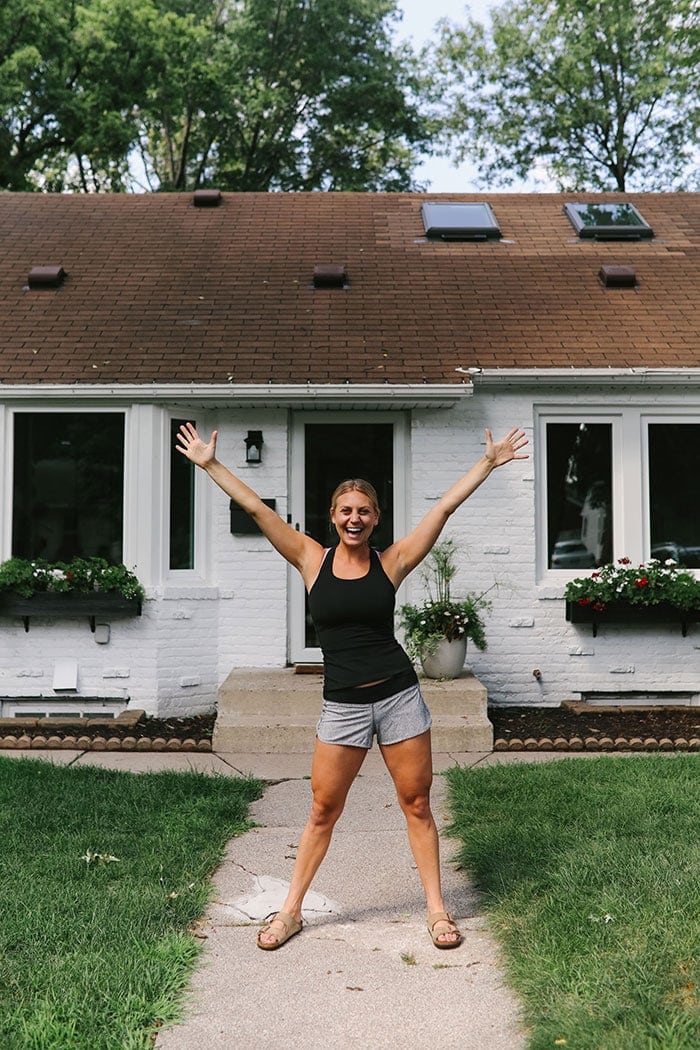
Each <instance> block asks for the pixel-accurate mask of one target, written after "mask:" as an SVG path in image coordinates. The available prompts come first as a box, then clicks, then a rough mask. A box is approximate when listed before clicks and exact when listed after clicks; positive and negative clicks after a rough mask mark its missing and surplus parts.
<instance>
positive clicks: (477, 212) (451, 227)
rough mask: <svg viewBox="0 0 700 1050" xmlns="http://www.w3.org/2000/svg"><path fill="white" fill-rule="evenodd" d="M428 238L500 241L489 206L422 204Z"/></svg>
mask: <svg viewBox="0 0 700 1050" xmlns="http://www.w3.org/2000/svg"><path fill="white" fill-rule="evenodd" d="M420 210H421V216H422V218H423V226H424V228H425V232H426V235H427V236H428V237H431V238H437V239H439V240H443V241H486V240H491V241H493V240H500V237H501V230H500V227H499V225H498V222H497V221H496V216H495V215H494V212H493V208H492V207H491V205H490V204H454V203H445V204H421V206H420Z"/></svg>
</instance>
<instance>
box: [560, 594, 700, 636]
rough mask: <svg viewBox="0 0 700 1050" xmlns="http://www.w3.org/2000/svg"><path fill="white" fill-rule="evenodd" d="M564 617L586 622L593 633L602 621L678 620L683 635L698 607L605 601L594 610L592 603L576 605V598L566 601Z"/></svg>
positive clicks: (699, 612) (698, 613)
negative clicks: (682, 607)
mask: <svg viewBox="0 0 700 1050" xmlns="http://www.w3.org/2000/svg"><path fill="white" fill-rule="evenodd" d="M566 618H567V620H569V622H570V623H590V624H591V625H592V627H593V636H594V637H595V636H596V634H597V633H598V627H600V626H601V625H603V624H606V623H628V624H631V625H632V626H641V625H644V624H653V623H678V624H680V625H681V633H682V634H683V637H684V638H685V636H686V635H687V633H688V624H689V623H697V622H698V620H700V610H697V609H679V608H678V606H676V605H671V603H670V602H658V604H656V605H633V604H632V603H631V602H608V604H607V605H606V606H605V608H604V609H594V607H593V604H592V603H591V604H590V605H579V603H578V602H577V601H568V600H567V602H566Z"/></svg>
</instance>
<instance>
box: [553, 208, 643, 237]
mask: <svg viewBox="0 0 700 1050" xmlns="http://www.w3.org/2000/svg"><path fill="white" fill-rule="evenodd" d="M621 205H623V206H624V207H626V208H630V209H631V210H632V211H633V212H634V214H635V215H636V216H637V218H638V219H639V223H635V224H634V225H631V224H622V223H620V224H616V223H610V225H607V226H606V225H601V226H589V225H586V223H585V222H584V221H583V219H582V218H581V216H580V214H579V212H578V210H577V209H579V208H588V207H597V208H606V207H610V208H615V207H620V206H621ZM564 214H565V215H566V217H567V219H568V220H569V222H570V223H571V225H572V226H573V228H574V230H575V232H576V236H577V237H578V238H579V240H582V241H591V240H593V241H640V240H641V241H646V240H652V239H653V237H654V230H653V228H652V227H651V226H650V225H649V223H648V222H647V221H646V219H645V218H644V216H643V215H642V213H641V212H640V210H639V208H637V206H636V205H634V204H632V203H631V201H601V202H597V201H567V202H566V203H565V204H564Z"/></svg>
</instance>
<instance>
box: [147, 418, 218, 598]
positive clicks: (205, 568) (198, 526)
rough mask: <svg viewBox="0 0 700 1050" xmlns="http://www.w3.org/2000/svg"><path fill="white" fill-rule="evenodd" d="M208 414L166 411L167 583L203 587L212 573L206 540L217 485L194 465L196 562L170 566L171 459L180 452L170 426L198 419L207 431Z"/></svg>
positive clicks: (163, 500)
mask: <svg viewBox="0 0 700 1050" xmlns="http://www.w3.org/2000/svg"><path fill="white" fill-rule="evenodd" d="M204 415H205V413H204V412H203V411H201V409H200V410H199V411H198V410H197V409H195V408H192V409H191V411H189V412H188V411H187V409H186V408H182V407H178V408H168V409H166V410H165V411H164V412H162V419H161V454H160V457H159V462H161V463H162V465H163V468H162V470H161V471H160V475H159V479H158V480H159V483H160V489H161V496H160V508H161V515H162V520H161V524H160V529H159V537H160V541H159V575H160V579H161V580H162V581H163V582H164V583H165V585H166V586H183V587H192V586H201V585H202V584H204V583H206V580H207V576H208V572H209V568H210V565H209V547H208V545H207V543H206V539H205V537H206V527H207V520H208V519H210V511H211V492H212V488H213V486H212V485H211V483H210V482H209V479H208V477H207V476H206V475H205V474H204V471H202V470H199V469H198V468H194V559H193V560H194V565H193V567H192V568H191V569H171V568H170V460H171V457H172V456H174V455H180V453H179V452H177V451H176V450H174V449H172V448H171V447H170V426H171V423H172V421H173V420H174V419H196V420H197V424H198V427H199V429H200V430H201V432H202V433H207V432H208V430H207V425H206V421H205V422H202V419H203V417H204Z"/></svg>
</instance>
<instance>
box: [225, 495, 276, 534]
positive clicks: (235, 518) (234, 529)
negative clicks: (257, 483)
mask: <svg viewBox="0 0 700 1050" xmlns="http://www.w3.org/2000/svg"><path fill="white" fill-rule="evenodd" d="M276 502H277V501H276V500H274V499H264V500H263V503H264V504H265V506H266V507H271V508H272V509H273V510H274V509H275V506H276ZM231 535H232V536H261V535H262V532H261V530H260V529H259V528H258V526H257V525H256V524H255V522H254V521H253V519H252V518H251V516H250V514H246V512H245V511H244V510H243V508H242V507H239V505H238V504H237V503H236V502H235V500H231Z"/></svg>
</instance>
